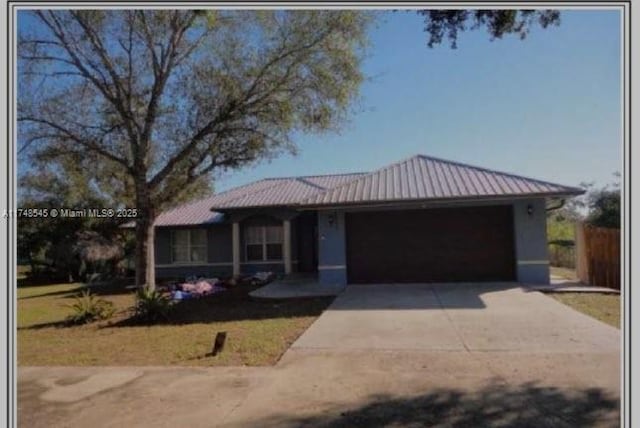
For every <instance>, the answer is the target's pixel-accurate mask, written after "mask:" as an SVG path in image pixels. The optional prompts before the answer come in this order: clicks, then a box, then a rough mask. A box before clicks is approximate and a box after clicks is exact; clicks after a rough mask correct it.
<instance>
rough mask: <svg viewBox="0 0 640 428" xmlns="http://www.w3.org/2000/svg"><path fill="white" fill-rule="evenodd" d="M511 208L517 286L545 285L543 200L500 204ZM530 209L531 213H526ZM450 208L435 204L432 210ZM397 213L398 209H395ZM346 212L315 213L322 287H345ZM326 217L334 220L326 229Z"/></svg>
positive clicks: (545, 229) (546, 267)
mask: <svg viewBox="0 0 640 428" xmlns="http://www.w3.org/2000/svg"><path fill="white" fill-rule="evenodd" d="M505 203H506V204H511V205H512V206H513V223H514V224H513V227H514V240H515V242H514V247H515V253H516V254H515V259H516V275H517V280H518V282H521V283H527V284H548V283H549V264H548V254H547V226H546V205H545V200H544V198H535V199H523V200H515V201H512V202H509V201H506V202H500V204H505ZM495 204H496V202H481V203H474V204H457V205H455V206H460V207H462V206H470V205H495ZM529 205H530V206H531V207H532V209H533V211H532V213H531V214H529V213H528V207H529ZM436 206H437V207H444V206H453V205H447V204H438V205H434V206H433V207H434V208H435V207H436ZM396 209H398V208H396ZM344 213H345V211H339V210H338V211H320V212H318V238H319V242H318V246H319V252H318V272H319V280H320V282H321V283H324V284H343V285H344V284H346V283H347V269H346V265H347V261H346V230H345V221H344ZM329 216H334V217H335V221H334V224H333V225H329Z"/></svg>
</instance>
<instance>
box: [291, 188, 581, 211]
mask: <svg viewBox="0 0 640 428" xmlns="http://www.w3.org/2000/svg"><path fill="white" fill-rule="evenodd" d="M584 193H585V191H584V190H582V189H571V190H567V191H562V192H547V193H527V194H515V195H486V196H485V195H480V196H472V197H467V196H465V197H449V198H446V197H445V198H429V199H393V200H380V201H367V202H363V201H357V202H341V203H326V204H304V205H299V206H297V207H296V209H298V210H316V209H317V210H325V209H333V208H358V207H368V208H371V207H377V206H380V207H388V206H399V205H400V206H405V205H407V206H409V205H412V206H413V205H431V204H434V205H435V204H446V203H468V202H490V201H500V202H504V201H511V200H516V199H517V200H521V199H531V198H569V197H574V196H579V195H582V194H584Z"/></svg>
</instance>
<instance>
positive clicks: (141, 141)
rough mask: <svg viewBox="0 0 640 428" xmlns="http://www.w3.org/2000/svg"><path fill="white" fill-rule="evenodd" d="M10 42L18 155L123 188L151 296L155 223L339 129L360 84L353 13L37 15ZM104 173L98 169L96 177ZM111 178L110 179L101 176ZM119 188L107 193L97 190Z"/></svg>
mask: <svg viewBox="0 0 640 428" xmlns="http://www.w3.org/2000/svg"><path fill="white" fill-rule="evenodd" d="M31 18H32V19H34V20H35V21H37V22H38V23H39V26H34V25H31V26H29V27H21V28H22V29H21V31H20V33H19V45H18V55H19V71H20V77H21V78H20V82H19V89H20V93H21V94H22V96H21V99H20V103H19V106H18V110H19V118H18V119H19V123H20V127H19V134H20V140H21V144H22V150H24V152H25V153H27V152H29V151H30V152H31V154H32V155H34V154H37V155H39V156H43V157H47V158H49V159H51V160H54V159H64V158H70V157H73V158H75V159H79V160H82V161H83V162H84V163H85V164H86V163H89V164H90V165H91V166H90V167H91V168H95V170H96V174H95V178H96V181H99V180H110V179H113V180H115V182H121V183H123V184H124V185H125V186H128V187H123V192H122V194H121V195H120V196H119V197H118V200H120V201H123V200H126V198H127V195H132V204H134V206H135V207H136V208H137V209H138V210H139V212H140V215H139V217H138V218H137V219H136V283H137V284H138V285H140V286H141V285H144V284H146V285H147V286H148V287H150V288H153V287H154V286H155V276H154V259H153V231H154V229H153V222H154V220H155V218H156V217H157V215H158V214H159V212H161V211H162V210H163V209H165V208H166V207H168V206H171V205H174V204H175V203H176V201H177V200H179V199H180V198H181V197H182V195H184V193H185V192H191V191H193V188H194V186H195V187H197V186H202V183H203V182H208V181H210V180H211V179H212V178H213V177H214V176H215V174H216V173H220V172H222V171H225V170H227V169H234V168H240V167H243V166H246V165H250V164H252V163H254V162H256V161H259V160H261V159H265V158H269V157H272V156H277V155H278V154H279V153H281V152H282V151H285V150H289V151H293V150H295V145H294V143H293V141H292V139H291V137H292V135H293V134H294V133H295V132H296V131H304V132H318V133H321V132H326V131H330V130H336V129H339V128H340V126H341V125H342V124H343V123H344V121H345V119H346V118H347V117H348V114H349V112H350V106H351V105H352V102H353V101H354V100H355V99H356V97H357V94H358V89H359V86H360V84H361V82H362V80H363V75H362V72H361V71H360V63H361V60H362V55H363V52H364V48H365V45H366V30H367V26H368V23H369V22H370V20H371V19H370V15H369V14H367V13H361V12H357V11H319V10H314V11H312V10H306V11H304V10H296V11H189V10H119V11H117V10H108V11H107V10H35V11H33V12H32V16H31ZM103 169H106V171H104V170H103ZM108 172H112V174H111V175H109V174H108ZM107 187H115V186H107Z"/></svg>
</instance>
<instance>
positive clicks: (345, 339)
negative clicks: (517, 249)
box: [292, 283, 620, 353]
mask: <svg viewBox="0 0 640 428" xmlns="http://www.w3.org/2000/svg"><path fill="white" fill-rule="evenodd" d="M297 348H313V349H335V350H358V349H360V350H420V351H465V350H466V351H477V352H498V351H503V352H540V351H544V352H546V353H564V352H594V351H597V352H606V351H611V352H618V350H619V349H620V335H619V331H618V330H617V329H615V328H613V327H610V326H608V325H606V324H604V323H601V322H599V321H597V320H595V319H593V318H591V317H589V316H586V315H583V314H581V313H579V312H576V311H574V310H572V309H570V308H568V307H567V306H565V305H563V304H561V303H559V302H557V301H555V300H553V299H550V298H549V297H547V296H545V295H543V294H542V293H539V292H534V291H527V290H526V289H524V288H521V287H519V286H517V285H516V284H507V283H495V284H493V283H474V284H468V283H461V284H431V285H429V284H375V285H352V286H349V287H348V288H347V289H346V291H345V292H344V293H343V294H341V295H340V296H339V297H338V298H337V299H336V300H335V301H334V302H333V304H332V305H331V306H330V307H329V308H328V309H327V310H326V311H325V312H324V313H323V314H322V315H321V316H320V318H318V319H317V320H316V322H315V323H314V324H313V325H312V326H311V327H310V328H309V329H308V330H307V331H306V332H305V333H304V334H303V335H302V336H301V337H300V338H299V339H298V340H297V341H296V342H295V343H294V345H293V347H292V349H297Z"/></svg>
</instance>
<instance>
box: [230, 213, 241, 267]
mask: <svg viewBox="0 0 640 428" xmlns="http://www.w3.org/2000/svg"><path fill="white" fill-rule="evenodd" d="M231 240H232V257H233V276H234V277H237V276H240V223H238V222H237V221H234V222H233V227H232V229H231Z"/></svg>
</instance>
